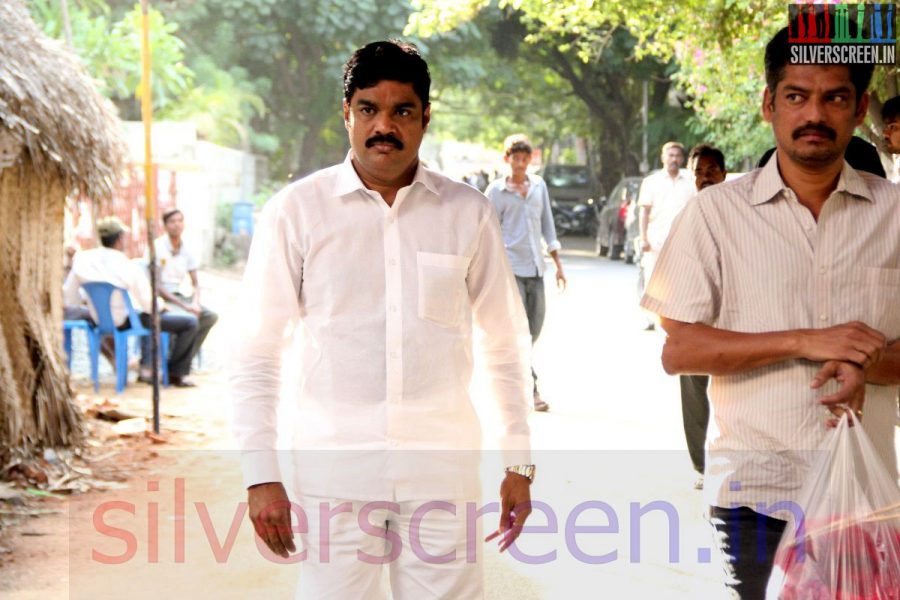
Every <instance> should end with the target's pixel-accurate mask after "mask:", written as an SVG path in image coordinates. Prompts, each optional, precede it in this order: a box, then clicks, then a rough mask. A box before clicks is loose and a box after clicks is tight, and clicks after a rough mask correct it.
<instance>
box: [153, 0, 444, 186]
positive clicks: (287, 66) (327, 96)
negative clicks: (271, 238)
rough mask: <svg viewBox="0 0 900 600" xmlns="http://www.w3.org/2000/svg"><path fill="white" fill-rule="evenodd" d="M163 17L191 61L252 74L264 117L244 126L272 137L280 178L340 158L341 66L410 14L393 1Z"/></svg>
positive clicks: (223, 4)
mask: <svg viewBox="0 0 900 600" xmlns="http://www.w3.org/2000/svg"><path fill="white" fill-rule="evenodd" d="M167 10H168V11H169V14H170V16H171V18H172V19H174V20H175V21H177V22H178V23H179V24H181V26H182V27H183V28H184V29H185V30H189V31H191V36H190V37H189V38H187V39H186V42H187V44H188V53H189V54H190V55H192V56H200V55H205V56H209V57H211V58H212V59H213V60H215V62H216V64H218V65H219V66H220V67H222V66H223V65H233V66H238V67H240V68H241V69H242V70H243V72H244V73H249V74H252V77H248V79H247V81H248V82H249V83H250V84H251V88H252V89H253V90H255V93H256V94H258V95H259V96H260V97H262V98H263V99H264V100H265V104H266V109H267V110H266V111H265V112H264V113H257V114H256V115H255V116H254V118H253V119H252V120H251V126H252V127H253V128H254V129H256V130H257V131H265V132H270V133H271V134H272V135H274V136H276V137H277V140H278V150H277V151H276V152H275V153H274V155H273V159H274V164H273V167H274V169H273V170H274V171H275V172H276V173H278V174H280V175H282V176H291V175H293V176H297V175H299V174H303V173H307V172H310V171H312V170H314V169H317V168H319V167H321V166H323V165H325V164H330V163H333V162H336V161H339V160H341V159H342V158H343V154H344V152H346V147H347V146H346V144H347V141H346V139H347V138H346V133H345V131H344V129H343V123H342V120H341V110H340V107H341V104H340V102H341V66H342V64H343V62H344V61H346V59H347V57H349V55H350V54H351V53H352V51H353V50H355V49H356V48H357V47H359V46H361V45H362V44H365V43H368V42H370V41H374V40H377V39H384V38H388V37H398V36H399V35H400V34H401V33H402V31H403V27H404V26H405V24H406V21H407V19H408V17H409V14H410V12H411V8H410V6H409V4H408V3H407V2H403V1H400V0H390V1H386V2H377V1H375V0H352V1H351V0H218V1H217V2H207V1H197V0H194V1H192V0H176V1H174V2H170V3H169V4H168V8H167ZM423 50H424V51H426V52H427V50H428V48H427V46H425V47H424V48H423Z"/></svg>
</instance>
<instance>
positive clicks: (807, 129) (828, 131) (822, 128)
mask: <svg viewBox="0 0 900 600" xmlns="http://www.w3.org/2000/svg"><path fill="white" fill-rule="evenodd" d="M808 133H818V134H821V135H823V136H825V137H827V138H828V139H829V140H834V139H837V132H836V131H835V130H834V129H832V128H831V127H827V126H826V125H804V126H803V127H800V128H797V129H795V130H794V133H793V134H791V137H792V138H793V139H795V140H796V139H797V138H799V137H800V136H803V135H806V134H808Z"/></svg>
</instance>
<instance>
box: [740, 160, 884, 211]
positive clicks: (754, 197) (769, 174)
mask: <svg viewBox="0 0 900 600" xmlns="http://www.w3.org/2000/svg"><path fill="white" fill-rule="evenodd" d="M777 158H778V152H777V151H776V152H775V153H773V154H772V157H771V158H770V159H769V160H768V162H766V164H765V166H763V167H762V169H760V171H759V175H757V177H756V182H755V183H754V185H753V192H752V194H751V196H750V204H752V205H753V206H756V205H759V204H765V203H766V202H768V201H770V200H773V199H775V198H776V197H778V195H779V193H780V192H781V191H782V190H786V189H789V188H788V186H787V185H786V184H785V183H784V180H783V179H782V178H781V173H779V172H778V160H777ZM834 191H836V192H845V193H847V194H849V195H850V196H854V197H857V198H860V199H863V200H868V201H869V202H873V201H874V200H873V197H872V192H871V190H869V186H868V185H867V184H866V182H865V180H864V179H863V178H862V177H861V176H860V175H859V173H857V172H856V169H854V168H853V167H851V166H850V165H849V164H847V161H846V160H845V161H844V168H843V169H842V170H841V176H840V178H839V179H838V183H837V187H836V188H835V189H834Z"/></svg>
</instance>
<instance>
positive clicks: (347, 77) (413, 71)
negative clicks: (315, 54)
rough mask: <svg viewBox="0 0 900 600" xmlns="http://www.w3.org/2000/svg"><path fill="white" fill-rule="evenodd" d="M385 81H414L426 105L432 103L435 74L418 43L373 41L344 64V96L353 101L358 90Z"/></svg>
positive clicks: (348, 100) (418, 93)
mask: <svg viewBox="0 0 900 600" xmlns="http://www.w3.org/2000/svg"><path fill="white" fill-rule="evenodd" d="M382 81H399V82H400V83H411V84H412V87H413V91H414V92H415V93H416V95H417V96H418V97H419V100H421V101H422V108H423V109H424V108H426V107H427V106H428V102H429V99H428V95H429V91H430V90H431V75H429V74H428V64H427V63H426V62H425V60H424V59H423V58H422V56H421V55H420V54H419V50H418V48H416V47H415V45H413V44H410V43H408V42H401V41H399V40H389V41H381V42H372V43H371V44H367V45H365V46H363V47H362V48H360V49H359V50H357V51H356V52H354V53H353V56H351V57H350V59H349V60H348V61H347V64H345V65H344V100H346V101H347V102H348V103H349V102H350V99H351V98H353V93H354V92H355V91H356V90H362V89H366V88H370V87H374V86H376V85H378V84H379V83H380V82H382Z"/></svg>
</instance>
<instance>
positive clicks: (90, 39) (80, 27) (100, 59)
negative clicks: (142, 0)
mask: <svg viewBox="0 0 900 600" xmlns="http://www.w3.org/2000/svg"><path fill="white" fill-rule="evenodd" d="M29 8H30V10H31V14H32V17H33V18H34V20H35V21H36V22H37V23H38V25H40V26H41V27H42V28H43V30H44V32H45V33H47V34H48V35H50V36H52V37H55V38H59V39H62V37H63V23H62V17H61V15H60V12H61V11H60V5H59V2H58V0H32V1H31V3H30V5H29ZM69 17H70V21H71V28H72V44H73V46H74V48H73V50H74V51H75V52H76V53H77V54H78V55H79V56H80V57H81V59H82V61H84V63H85V66H86V67H87V69H88V72H89V73H91V74H92V75H93V76H94V77H95V78H96V79H97V81H98V83H99V85H100V91H101V92H102V93H103V94H104V95H105V96H107V97H108V98H110V99H111V100H112V101H113V102H114V103H115V104H116V105H117V107H118V108H119V111H120V113H121V114H122V117H123V118H125V119H139V118H140V104H139V101H138V100H136V97H137V94H138V91H139V88H140V82H141V42H140V40H141V38H140V35H141V34H140V32H141V28H140V23H141V12H140V7H139V6H138V5H135V6H134V7H133V8H132V10H130V11H129V12H128V13H126V14H125V15H124V16H123V17H122V18H121V19H118V20H116V19H114V18H113V17H112V15H111V14H110V10H109V8H108V7H107V6H106V4H105V3H103V2H96V1H91V2H85V3H70V7H69ZM177 31H178V26H177V24H175V23H172V22H167V21H166V20H165V19H164V18H163V15H162V14H161V13H160V12H159V11H156V10H151V12H150V43H151V46H152V47H153V59H154V62H153V73H152V82H153V103H154V109H155V110H160V111H164V110H165V109H167V108H169V107H171V106H172V105H173V104H174V103H175V102H177V100H178V99H179V98H180V97H181V96H182V95H183V94H185V93H186V92H187V90H188V89H190V87H191V85H192V83H193V73H192V72H191V70H190V69H188V68H187V67H186V66H185V64H184V43H183V42H182V41H181V40H180V39H179V38H178V37H177V35H176V33H177Z"/></svg>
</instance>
